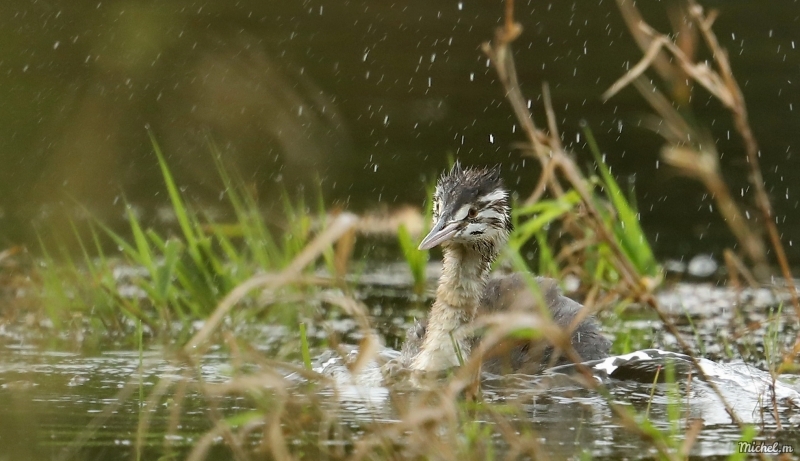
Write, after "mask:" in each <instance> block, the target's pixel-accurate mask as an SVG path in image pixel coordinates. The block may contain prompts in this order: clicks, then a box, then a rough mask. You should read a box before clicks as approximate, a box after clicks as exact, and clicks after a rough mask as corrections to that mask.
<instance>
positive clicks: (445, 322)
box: [402, 163, 610, 373]
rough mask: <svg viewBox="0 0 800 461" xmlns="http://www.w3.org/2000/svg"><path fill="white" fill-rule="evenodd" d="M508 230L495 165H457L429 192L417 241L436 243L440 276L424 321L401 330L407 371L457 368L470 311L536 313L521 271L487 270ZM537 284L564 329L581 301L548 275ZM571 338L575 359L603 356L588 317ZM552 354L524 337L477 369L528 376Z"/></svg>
mask: <svg viewBox="0 0 800 461" xmlns="http://www.w3.org/2000/svg"><path fill="white" fill-rule="evenodd" d="M511 230H512V224H511V216H510V208H509V201H508V192H507V191H506V190H505V188H504V187H503V183H502V180H501V179H500V171H499V169H498V168H491V169H483V168H462V167H461V166H460V165H459V164H458V163H456V164H455V166H453V168H452V170H451V171H450V172H449V173H446V174H444V175H442V177H441V178H440V179H439V181H438V183H437V184H436V191H435V193H434V197H433V229H431V231H430V233H428V235H427V236H425V238H424V239H422V242H421V243H420V245H419V248H420V249H421V250H425V249H430V248H433V247H435V246H438V245H441V246H442V253H443V258H444V259H443V267H442V275H441V277H440V279H439V286H438V287H437V289H436V300H435V301H434V303H433V306H432V308H431V311H430V315H429V316H428V320H427V322H426V324H417V325H415V326H414V327H412V328H411V330H410V331H409V332H408V334H407V338H406V343H405V344H404V346H403V354H402V360H403V362H404V363H405V364H407V366H408V367H409V368H411V369H412V370H418V371H440V370H445V369H448V368H452V367H455V366H457V365H459V359H458V355H457V353H456V348H455V347H454V344H453V341H457V343H458V348H459V349H460V351H461V353H462V355H463V357H466V356H468V355H469V352H470V350H471V348H472V346H473V343H474V339H473V338H471V337H469V336H467V335H466V333H464V330H465V329H464V328H462V327H464V326H465V325H468V324H470V323H471V322H472V321H473V320H474V319H475V318H476V316H479V315H481V314H486V313H492V312H500V311H505V310H509V309H525V310H530V311H533V312H536V309H537V304H538V302H537V301H536V299H541V298H537V296H535V295H534V294H533V293H531V292H530V290H529V289H528V286H527V284H526V283H525V281H524V278H523V277H522V275H521V274H512V275H509V276H503V277H491V276H490V273H489V272H490V269H491V265H492V263H493V262H494V261H495V259H497V256H498V254H499V252H500V249H501V248H502V246H503V245H505V244H506V242H507V241H508V235H509V233H510V232H511ZM537 281H538V283H539V285H540V288H541V296H542V297H543V298H544V301H545V302H546V304H547V307H548V308H549V309H550V312H551V314H552V319H553V321H554V322H555V323H556V324H557V325H559V326H560V327H562V328H568V327H569V326H570V325H571V323H572V321H573V319H574V318H575V316H576V315H577V314H578V312H579V311H580V310H581V309H582V308H583V306H581V305H580V304H579V303H577V302H575V301H573V300H571V299H569V298H567V297H565V296H563V295H562V294H561V292H560V290H559V289H558V284H557V283H556V281H555V280H552V279H546V278H538V279H537ZM571 342H572V347H573V348H574V349H575V351H576V352H577V353H578V355H579V356H580V357H581V359H582V360H595V359H601V358H605V357H607V356H608V350H609V347H610V342H609V340H608V339H607V338H605V337H604V336H603V335H602V334H601V333H600V330H599V328H598V326H597V323H596V322H595V321H594V319H592V318H588V317H587V318H586V319H584V320H583V321H582V322H581V323H580V324H579V325H578V326H577V327H576V328H575V329H574V330H573V331H572V335H571ZM552 352H553V348H552V347H550V346H547V345H546V344H544V343H540V344H537V343H533V342H525V343H524V344H521V345H517V346H516V347H514V348H513V349H512V351H511V352H510V354H509V356H508V357H500V358H493V359H490V360H487V361H486V362H484V370H486V371H489V372H494V373H499V372H506V371H513V372H527V373H535V372H537V371H539V370H541V369H542V368H544V367H545V366H546V365H547V364H549V363H550V356H551V354H552ZM563 363H565V361H564V360H563V359H562V360H561V361H557V362H556V364H563Z"/></svg>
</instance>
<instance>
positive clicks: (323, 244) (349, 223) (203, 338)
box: [184, 213, 358, 354]
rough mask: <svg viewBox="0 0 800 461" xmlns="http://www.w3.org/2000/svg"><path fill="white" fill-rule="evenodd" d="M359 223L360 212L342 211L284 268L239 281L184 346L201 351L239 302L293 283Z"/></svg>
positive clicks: (187, 349)
mask: <svg viewBox="0 0 800 461" xmlns="http://www.w3.org/2000/svg"><path fill="white" fill-rule="evenodd" d="M357 223H358V217H357V216H356V215H354V214H352V213H341V214H340V215H338V216H337V217H336V218H335V219H334V221H333V222H332V223H331V224H330V226H328V227H327V228H326V229H325V230H323V231H322V232H321V233H320V234H319V235H317V236H316V237H315V238H314V240H312V241H311V242H310V243H309V244H308V245H306V247H305V248H304V249H303V251H301V252H300V254H298V255H297V256H296V257H295V258H294V260H292V262H291V263H290V264H289V266H287V267H286V268H285V269H284V270H283V271H281V272H280V273H278V274H263V275H255V276H253V277H251V278H249V279H248V280H246V281H244V282H242V283H241V284H239V286H237V287H236V288H234V289H233V290H231V292H230V293H228V295H227V296H225V298H224V299H223V300H222V301H220V303H219V305H218V306H217V308H216V310H214V313H213V314H211V316H210V317H209V318H208V320H206V322H205V324H203V327H202V328H201V329H200V331H198V332H197V333H196V334H195V335H194V336H193V337H192V339H191V340H190V341H189V342H188V343H187V344H186V346H185V347H184V350H185V351H186V352H187V353H188V354H201V353H202V350H203V347H204V345H205V343H206V342H207V341H208V338H209V337H210V336H211V334H212V333H213V332H214V331H215V330H216V329H217V327H218V326H219V324H220V323H221V322H222V320H223V319H224V318H225V316H226V315H228V312H230V310H231V309H233V307H234V306H235V305H236V303H238V302H239V301H240V300H242V298H244V297H245V296H247V294H248V293H250V292H251V291H252V290H255V289H256V288H264V289H270V290H274V289H276V288H279V287H281V286H283V285H286V284H289V283H291V282H292V281H293V280H295V279H297V278H298V277H299V276H300V273H301V272H302V271H303V269H305V268H306V266H308V265H309V264H311V263H312V262H313V261H314V260H315V259H317V258H318V257H319V255H321V254H322V252H323V251H324V250H325V248H327V247H328V246H330V245H331V244H332V243H334V242H336V241H337V240H338V239H339V238H340V237H342V236H343V235H345V234H346V233H347V232H348V231H350V229H352V228H353V227H355V225H356V224H357Z"/></svg>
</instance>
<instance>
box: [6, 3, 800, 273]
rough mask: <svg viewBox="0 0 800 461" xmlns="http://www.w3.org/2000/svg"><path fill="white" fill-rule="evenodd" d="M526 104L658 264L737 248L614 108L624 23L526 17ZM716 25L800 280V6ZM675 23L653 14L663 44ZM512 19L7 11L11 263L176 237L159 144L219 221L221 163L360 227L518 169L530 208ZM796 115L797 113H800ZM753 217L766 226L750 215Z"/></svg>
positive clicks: (598, 8)
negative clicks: (611, 92)
mask: <svg viewBox="0 0 800 461" xmlns="http://www.w3.org/2000/svg"><path fill="white" fill-rule="evenodd" d="M517 3H518V5H517V19H518V20H519V21H520V22H521V23H522V25H523V27H524V28H525V30H524V33H523V35H522V37H521V38H520V39H519V40H518V41H517V42H516V44H515V50H516V59H517V65H518V68H519V72H520V78H521V81H522V82H523V89H524V90H525V91H526V93H527V95H528V96H529V97H530V98H531V100H532V104H533V107H534V111H535V112H534V113H535V115H536V116H537V117H538V119H539V120H540V121H541V120H542V119H543V115H542V110H541V104H540V103H541V82H543V81H548V82H549V83H550V86H551V89H552V92H553V98H554V103H555V109H556V111H557V113H558V115H559V122H560V123H561V126H560V128H561V129H562V131H563V135H564V139H565V142H566V144H568V145H569V146H570V147H571V148H573V149H575V150H576V151H578V152H580V153H582V154H583V155H585V160H584V161H582V163H583V164H585V165H586V166H587V168H591V167H592V166H591V165H592V160H591V156H590V155H589V154H588V151H587V149H586V148H585V146H584V140H583V139H579V138H578V136H577V133H578V132H579V131H580V128H579V126H578V124H579V122H580V120H582V119H585V120H587V121H588V122H589V124H590V126H591V127H592V128H593V130H594V132H595V135H596V136H597V137H598V142H599V144H600V146H601V148H602V149H603V151H604V152H605V153H606V160H607V162H608V163H609V164H610V165H611V166H612V171H613V172H614V173H615V174H616V175H617V176H618V177H619V178H620V179H621V183H622V184H625V185H628V184H630V185H633V186H635V189H636V197H637V201H638V206H639V208H640V210H641V211H642V221H643V225H644V227H645V230H646V231H647V233H648V235H649V237H650V240H651V241H652V242H653V244H654V248H655V250H656V252H657V253H658V254H659V255H660V256H662V257H663V256H677V255H686V254H692V253H695V252H701V251H702V252H708V251H712V252H713V251H718V250H720V249H721V248H723V247H725V246H730V245H732V244H733V240H732V239H731V238H730V237H729V236H728V231H727V229H726V228H725V226H724V223H722V222H721V220H720V218H719V217H718V215H717V214H716V212H714V211H712V210H711V208H710V205H711V204H712V200H711V199H710V197H708V196H707V195H706V194H705V192H704V190H703V188H702V187H701V186H700V185H698V184H696V183H695V182H693V181H691V180H688V179H685V178H681V177H678V176H677V175H676V174H675V173H674V172H672V171H670V170H669V169H667V168H664V167H663V164H659V162H658V149H659V146H660V145H661V141H660V139H659V138H658V136H657V135H655V134H653V133H652V132H649V131H646V130H644V129H642V128H638V127H637V125H638V124H639V122H640V120H641V119H642V117H643V116H644V115H645V114H646V113H648V109H647V107H646V106H645V105H644V103H643V102H641V99H640V97H639V96H638V94H636V92H635V91H634V90H632V89H627V90H625V91H624V92H623V93H622V94H621V95H619V96H617V97H615V98H614V99H613V100H611V101H610V102H608V103H603V102H602V101H601V100H600V94H601V93H602V92H603V91H604V90H605V89H607V88H608V87H609V86H610V85H611V84H612V83H613V82H614V81H615V80H616V79H617V78H618V77H619V76H620V75H622V74H623V73H624V72H625V71H626V70H627V69H629V68H630V66H631V65H632V64H633V63H635V62H636V61H638V60H639V59H640V57H641V52H640V51H639V50H638V49H637V48H636V47H635V45H634V43H633V40H632V39H631V38H630V35H629V33H628V31H627V29H626V28H625V26H624V24H623V23H622V21H621V18H620V15H619V13H618V11H617V9H616V5H615V4H614V2H612V1H608V0H607V1H593V2H546V1H529V2H517ZM703 3H704V5H705V6H706V7H715V8H718V9H719V10H720V13H721V14H720V16H719V18H718V20H717V24H716V26H715V30H716V31H717V34H718V36H719V38H720V41H721V43H722V45H723V46H724V47H725V48H727V49H728V51H729V52H730V55H731V59H732V62H733V66H734V72H735V73H736V75H737V77H738V79H739V82H740V84H741V86H742V88H743V91H744V93H745V97H746V99H747V102H748V104H749V109H750V116H751V120H752V124H753V127H754V130H755V132H756V135H757V136H758V138H759V142H760V144H761V148H762V160H763V164H762V166H763V169H764V173H765V179H766V181H767V183H768V184H767V186H768V190H769V191H770V192H771V194H772V198H773V200H774V204H775V207H776V210H777V214H778V221H779V224H780V229H781V230H782V231H783V232H784V241H785V243H786V245H787V250H788V251H789V252H790V256H791V258H792V260H793V262H794V264H797V262H798V261H800V252H798V250H797V249H798V246H799V245H798V244H796V243H797V242H793V241H792V235H794V236H797V237H800V235H799V234H798V224H800V219H799V218H798V216H797V213H796V212H795V210H796V209H797V207H798V201H799V200H800V199H798V196H797V195H796V192H797V190H796V187H797V186H796V184H798V182H799V181H800V168H798V160H797V157H798V155H797V154H796V153H795V150H796V149H797V145H798V143H800V130H798V129H797V127H798V126H800V114H799V113H798V111H800V100H798V99H800V98H798V91H797V88H798V85H800V50H799V49H798V47H800V8H798V4H797V3H796V2H790V1H785V2H757V1H726V2H720V1H717V2H703ZM675 4H676V2H670V1H661V2H644V3H641V4H640V5H639V7H640V8H641V9H642V11H643V14H645V16H646V18H647V19H648V21H651V23H652V24H654V25H655V26H657V27H658V28H659V29H660V30H662V31H668V30H670V25H669V21H668V20H667V14H666V11H667V10H668V9H669V8H670V6H671V5H675ZM501 14H502V3H501V2H499V1H495V2H486V1H478V0H467V1H457V0H455V1H451V2H431V1H419V0H412V1H407V2H395V3H392V2H384V1H336V2H325V1H302V2H301V1H295V2H278V1H273V2H264V1H257V0H239V1H235V2H226V1H208V2H193V1H192V2H190V1H182V0H176V1H170V2H161V1H102V2H66V1H41V0H7V1H5V2H3V3H2V5H0V25H1V26H0V27H2V31H3V33H2V34H1V35H0V107H1V108H2V110H0V246H3V247H5V246H8V245H12V244H27V245H29V246H31V247H35V242H36V235H35V233H34V229H38V231H39V232H40V233H42V234H49V233H51V232H54V233H55V234H56V235H57V234H58V233H59V232H61V231H62V230H64V231H68V229H69V227H68V226H66V225H65V224H66V223H67V220H68V219H73V220H78V221H80V220H81V219H85V218H86V212H85V211H84V210H82V207H84V206H85V207H86V209H87V210H88V211H89V212H90V213H91V214H92V215H94V216H97V217H99V218H100V219H102V220H104V221H106V222H110V223H112V224H114V223H117V222H118V223H120V224H121V223H122V221H123V219H124V201H125V200H127V201H129V202H130V203H132V204H134V205H135V206H136V207H137V211H138V212H139V213H141V214H142V215H143V217H144V220H145V221H146V222H149V223H150V224H152V225H156V226H158V225H169V221H170V217H169V216H168V215H167V214H165V213H164V212H163V210H164V208H165V207H166V206H167V197H166V194H165V191H164V188H163V187H164V186H163V184H162V180H161V176H160V173H159V170H158V166H157V162H156V159H155V156H154V155H153V153H152V146H151V144H150V141H149V139H148V136H147V132H146V128H145V127H146V126H149V127H151V128H152V130H153V132H154V133H155V135H156V137H157V139H158V140H159V143H160V144H161V147H162V148H163V150H164V152H165V154H166V155H167V161H168V162H169V163H170V166H171V168H172V169H173V172H174V174H175V176H176V179H177V181H178V182H179V183H180V184H181V185H182V187H183V188H184V191H185V192H186V193H187V194H188V196H190V197H192V198H193V199H195V200H196V201H197V202H198V203H200V204H201V206H206V207H209V209H213V207H214V206H215V204H216V203H219V196H220V190H221V187H222V185H221V184H220V182H219V179H218V176H217V173H216V170H215V168H214V163H213V160H212V158H211V154H210V149H209V142H210V141H213V142H214V143H216V144H217V145H218V147H219V148H220V150H221V151H222V153H223V157H224V161H225V163H226V164H227V165H228V167H230V168H232V169H233V170H234V171H238V172H239V174H241V176H242V177H243V178H244V180H245V181H246V182H247V183H248V184H249V185H250V186H251V187H252V189H253V190H254V191H255V192H256V193H257V194H258V195H259V197H260V199H261V203H262V204H263V205H264V207H265V208H269V207H270V204H271V203H272V202H274V201H276V200H277V197H278V194H279V193H280V192H281V191H282V190H288V191H289V192H292V193H294V192H296V191H297V190H298V189H301V188H305V189H306V190H308V189H309V188H311V189H312V190H316V188H317V187H318V185H319V184H321V185H322V193H323V196H324V198H325V200H326V202H327V203H328V204H329V205H331V206H342V207H346V208H350V209H353V210H356V211H358V210H363V209H366V208H372V207H375V206H389V207H391V206H393V205H396V204H402V203H411V204H415V205H422V203H423V200H424V196H425V187H424V186H425V180H426V179H427V180H429V179H430V178H431V177H432V176H433V175H435V174H437V173H438V171H439V170H441V169H442V168H444V166H445V165H446V163H447V155H448V154H451V155H453V156H455V157H458V158H459V159H461V160H462V161H463V162H465V163H476V164H493V163H502V164H503V165H504V176H505V178H506V181H507V183H508V184H509V185H510V186H511V188H512V189H514V190H515V191H516V192H519V193H520V194H521V195H522V196H525V195H527V194H528V193H529V192H530V190H531V189H532V187H533V186H534V184H535V181H536V178H537V175H538V166H537V165H535V162H534V161H533V160H532V159H530V158H528V159H526V158H525V157H524V156H523V155H522V154H521V153H520V152H519V150H517V149H516V148H515V145H516V144H515V143H518V142H520V141H521V140H522V139H523V136H522V135H521V134H520V133H519V130H518V129H516V127H515V120H514V118H513V115H512V112H511V110H510V108H509V107H508V105H507V103H506V101H505V99H504V96H503V90H502V88H501V86H500V84H499V83H498V82H497V81H496V79H495V73H494V70H493V69H491V68H489V67H488V66H487V61H486V58H485V56H483V55H482V53H481V51H480V44H481V43H482V42H483V41H485V40H487V39H489V38H491V37H492V35H493V30H494V28H495V27H496V26H497V25H498V24H499V21H500V18H501ZM693 109H694V111H695V115H696V116H697V118H698V120H699V122H700V123H702V124H704V125H706V126H708V127H709V129H710V130H711V132H712V134H713V136H714V138H715V139H716V140H717V141H718V143H719V146H718V148H719V151H720V152H721V153H722V155H723V157H722V164H723V168H724V171H725V173H726V176H727V179H728V180H729V186H730V187H731V189H732V191H733V192H734V195H735V196H737V197H739V198H741V199H742V200H743V201H744V203H751V200H752V195H751V192H750V191H749V187H748V184H747V178H746V173H747V169H746V165H745V161H746V160H745V158H744V155H743V153H742V150H741V147H740V143H739V140H738V139H737V137H736V134H735V132H733V130H732V126H731V123H730V119H729V117H728V115H727V113H725V112H724V111H722V110H721V109H720V107H719V105H718V104H717V103H716V102H713V101H711V100H710V98H709V97H708V95H707V94H705V93H703V92H702V91H697V92H696V93H695V95H694V101H693ZM796 109H797V110H796ZM750 215H751V216H752V217H753V219H756V216H757V213H755V211H751V213H750Z"/></svg>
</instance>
